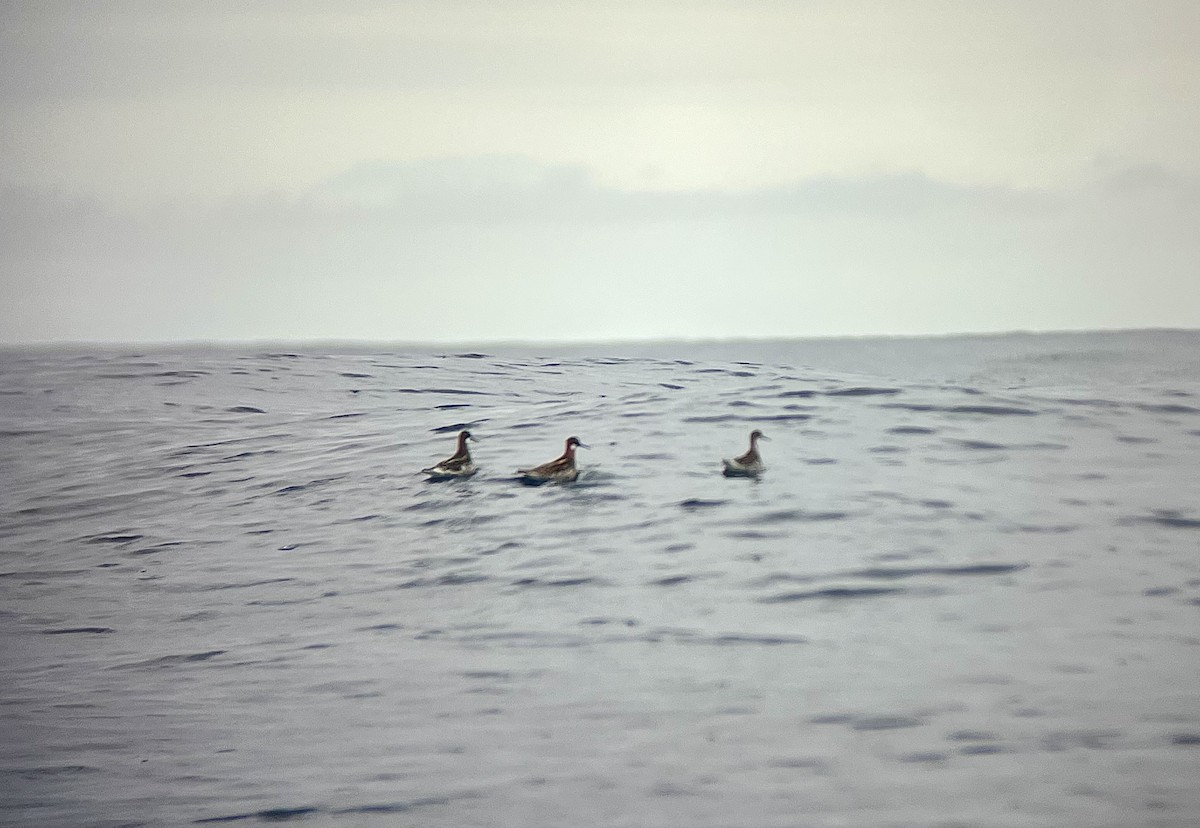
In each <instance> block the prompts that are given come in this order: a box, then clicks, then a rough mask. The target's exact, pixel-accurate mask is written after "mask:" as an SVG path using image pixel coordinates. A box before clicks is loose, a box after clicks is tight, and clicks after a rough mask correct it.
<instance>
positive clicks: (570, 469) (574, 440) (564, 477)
mask: <svg viewBox="0 0 1200 828" xmlns="http://www.w3.org/2000/svg"><path fill="white" fill-rule="evenodd" d="M576 448H588V446H586V445H584V444H583V443H581V442H579V438H578V437H568V438H567V447H566V449H564V450H563V453H562V457H559V458H558V459H557V460H551V461H550V462H549V463H543V464H542V465H540V466H534V467H533V468H532V469H517V474H518V475H520V480H521V482H522V483H534V484H537V483H550V482H554V483H570V482H571V481H572V480H574V479H575V478H577V477H579V470H578V469H577V468H575V449H576Z"/></svg>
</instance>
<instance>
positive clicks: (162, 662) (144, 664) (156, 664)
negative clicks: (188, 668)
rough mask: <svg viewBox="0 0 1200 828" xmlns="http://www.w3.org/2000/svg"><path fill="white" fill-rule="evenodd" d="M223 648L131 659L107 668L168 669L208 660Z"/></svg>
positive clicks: (220, 652) (220, 653) (218, 653)
mask: <svg viewBox="0 0 1200 828" xmlns="http://www.w3.org/2000/svg"><path fill="white" fill-rule="evenodd" d="M224 653H225V650H205V651H203V652H199V653H180V654H177V655H166V656H161V657H159V658H150V659H146V660H145V661H131V662H128V663H126V664H114V665H113V666H112V667H109V668H108V669H109V670H140V669H168V668H171V667H178V666H180V665H183V664H192V663H195V662H199V661H208V660H209V659H211V658H216V657H217V656H219V655H223V654H224Z"/></svg>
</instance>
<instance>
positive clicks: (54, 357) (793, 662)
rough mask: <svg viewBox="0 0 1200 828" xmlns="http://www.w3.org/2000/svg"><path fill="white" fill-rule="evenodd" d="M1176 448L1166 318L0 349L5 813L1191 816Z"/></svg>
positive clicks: (787, 820)
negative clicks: (597, 339)
mask: <svg viewBox="0 0 1200 828" xmlns="http://www.w3.org/2000/svg"><path fill="white" fill-rule="evenodd" d="M462 427H468V428H470V429H471V430H472V431H473V432H474V433H475V434H476V435H477V436H478V437H479V438H480V442H479V443H478V444H476V445H475V447H474V452H475V457H476V460H477V462H478V463H479V465H480V466H481V471H480V473H479V474H478V475H477V476H476V477H475V478H473V479H470V480H465V481H455V482H450V483H436V484H434V483H428V482H425V480H424V479H423V478H422V477H421V475H419V474H417V473H416V471H417V470H418V469H420V468H422V467H424V466H427V465H429V464H431V463H432V462H433V461H436V460H438V459H441V458H442V457H445V456H447V455H449V454H450V453H451V451H452V449H453V442H454V434H455V433H456V432H457V431H458V430H459V429H460V428H462ZM752 428H760V429H762V430H763V431H764V432H766V434H767V435H768V437H769V438H770V441H769V442H766V443H764V444H762V446H761V448H762V451H763V454H764V460H765V462H766V464H767V467H768V470H767V472H766V474H765V475H764V477H763V478H762V479H761V480H758V481H751V480H728V479H725V478H723V477H722V476H721V474H720V459H721V458H722V457H729V456H733V455H734V454H737V453H740V452H741V451H743V450H744V448H745V444H746V437H747V434H748V433H749V431H750V430H751V429H752ZM571 434H575V435H578V436H579V437H580V438H581V439H582V440H583V441H584V442H586V443H589V444H590V445H591V449H590V450H586V451H581V452H580V454H579V461H580V466H581V468H582V469H583V474H582V476H581V478H580V480H579V481H578V482H577V483H576V484H574V485H565V486H544V487H540V488H531V487H526V486H522V485H519V484H518V483H517V482H515V481H514V480H513V476H512V473H513V471H514V470H515V469H516V468H517V467H519V466H524V465H529V464H532V463H540V462H543V461H545V460H550V459H552V458H554V457H555V456H557V455H558V453H559V452H560V451H561V447H562V443H563V440H564V439H565V438H566V437H567V436H569V435H571ZM1198 467H1200V333H1196V332H1191V333H1187V332H1141V333H1124V334H1087V335H1059V336H1031V335H1030V336H1020V335H1014V336H1005V337H967V338H948V339H927V340H922V339H918V340H848V341H824V342H772V343H657V344H653V345H642V346H635V345H622V346H592V347H581V346H576V347H571V348H567V347H554V346H541V347H538V346H528V347H516V346H510V347H508V348H503V349H489V350H486V351H484V352H478V353H462V352H446V351H444V350H443V351H438V350H435V349H414V348H387V347H383V346H379V347H375V348H369V347H363V346H357V347H355V346H315V345H307V346H304V345H291V346H271V347H269V348H268V347H263V346H258V347H255V346H246V347H241V348H228V349H219V348H199V347H196V348H174V349H167V348H162V349H153V350H142V351H133V350H130V349H125V350H122V349H107V350H104V349H97V350H85V349H75V350H71V349H66V350H41V351H38V350H23V351H21V350H17V351H7V352H3V353H2V354H0V470H2V482H0V824H4V825H21V826H25V825H30V826H101V825H103V826H116V825H130V826H132V825H154V826H157V825H175V824H191V823H200V824H225V823H233V824H259V823H264V822H291V821H294V822H295V823H297V824H302V825H312V826H322V825H337V826H359V825H364V826H369V825H380V826H393V825H412V826H417V825H419V826H573V825H579V826H585V825H588V826H590V825H596V826H910V825H911V826H930V825H942V826H949V825H970V826H1129V825H1162V826H1190V825H1195V824H1197V822H1198V820H1200V786H1198V785H1197V784H1196V780H1197V779H1200V683H1198V681H1197V678H1198V676H1200V555H1198V553H1200V499H1198V496H1197V491H1198V486H1197V483H1198V480H1200V474H1198V472H1197V468H1198Z"/></svg>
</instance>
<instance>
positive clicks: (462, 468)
mask: <svg viewBox="0 0 1200 828" xmlns="http://www.w3.org/2000/svg"><path fill="white" fill-rule="evenodd" d="M467 440H470V441H471V442H473V443H475V442H478V440H476V439H475V438H474V437H472V436H471V432H469V431H460V432H458V448H456V449H455V450H454V454H453V455H451V456H450V457H447V458H446V459H445V460H443V461H442V462H440V463H438V464H437V465H435V466H430V467H429V468H427V469H421V474H427V475H429V479H430V480H452V479H453V478H456V477H470V476H471V475H473V474H474V473H475V472H476V471H477V469H476V468H475V461H473V460H472V459H471V452H470V451H469V450H468V449H467Z"/></svg>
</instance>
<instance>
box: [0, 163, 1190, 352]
mask: <svg viewBox="0 0 1200 828" xmlns="http://www.w3.org/2000/svg"><path fill="white" fill-rule="evenodd" d="M1198 192H1200V189H1198V187H1197V182H1196V180H1195V178H1193V177H1190V176H1188V175H1186V174H1181V173H1176V172H1172V171H1170V170H1166V169H1149V168H1146V169H1127V170H1126V169H1117V170H1113V171H1111V172H1110V174H1108V175H1105V176H1103V177H1102V178H1098V179H1097V180H1095V181H1092V182H1090V183H1088V184H1087V185H1084V186H1081V187H1079V188H1074V189H1062V190H1057V191H1019V190H1012V189H1005V188H995V187H966V186H962V185H957V184H951V183H946V182H940V181H936V180H933V179H931V178H929V177H927V176H923V175H919V174H909V175H892V176H876V177H869V178H817V179H809V180H804V181H799V182H796V183H794V184H792V185H789V186H786V187H773V188H757V189H748V190H724V191H719V190H696V191H682V192H681V191H653V190H640V191H639V190H626V189H620V188H614V187H609V186H605V185H602V184H600V183H597V181H596V180H595V179H594V178H593V177H591V176H590V175H588V173H587V171H586V170H585V169H583V168H580V167H575V166H570V165H546V164H540V163H538V162H536V161H533V160H531V159H528V158H521V157H514V156H484V157H474V158H441V159H430V160H426V161H422V162H406V163H392V162H382V161H380V162H373V163H369V164H360V165H355V166H353V167H351V168H349V169H347V170H346V171H344V172H343V173H341V174H339V175H335V176H332V177H330V178H329V179H328V180H326V181H324V182H322V183H320V184H318V185H316V186H314V187H312V188H311V189H309V190H307V191H305V192H304V193H302V194H300V195H298V196H296V197H282V196H281V197H258V198H254V199H247V200H239V201H233V202H228V203H226V204H224V205H223V206H222V207H220V208H218V209H209V210H203V211H201V210H196V209H185V208H176V209H171V210H158V211H155V212H154V213H146V214H137V213H119V212H114V211H113V210H111V209H110V208H104V207H102V206H101V205H99V204H98V203H96V202H86V201H78V200H63V199H58V198H55V197H53V196H51V195H48V194H46V193H39V192H34V191H29V190H24V191H18V190H9V191H7V192H5V193H3V194H2V196H0V219H2V220H3V226H2V228H0V234H2V235H0V245H2V246H0V267H2V268H3V271H2V272H3V284H2V290H3V295H2V296H0V298H2V299H3V300H4V301H3V303H2V304H3V311H0V313H2V314H3V315H2V316H0V323H2V324H0V328H2V329H3V330H4V331H5V336H6V337H8V338H9V339H10V340H14V341H28V340H40V339H50V340H61V339H88V340H95V339H99V340H159V339H164V340H170V339H260V338H270V339H293V338H351V339H354V338H363V339H384V340H458V341H467V340H474V341H480V340H488V339H504V338H510V339H511V338H518V339H605V338H636V337H681V336H682V337H702V336H802V335H829V334H838V333H843V334H865V333H944V332H953V331H994V330H1008V329H1050V328H1094V327H1145V326H1185V327H1186V326H1197V325H1200V318H1198V312H1197V311H1196V308H1200V286H1198V285H1197V284H1196V279H1195V273H1196V272H1200V245H1198V244H1197V242H1196V240H1195V238H1194V227H1195V226H1196V224H1197V223H1198V221H1200V199H1198V198H1197V193H1198Z"/></svg>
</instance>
